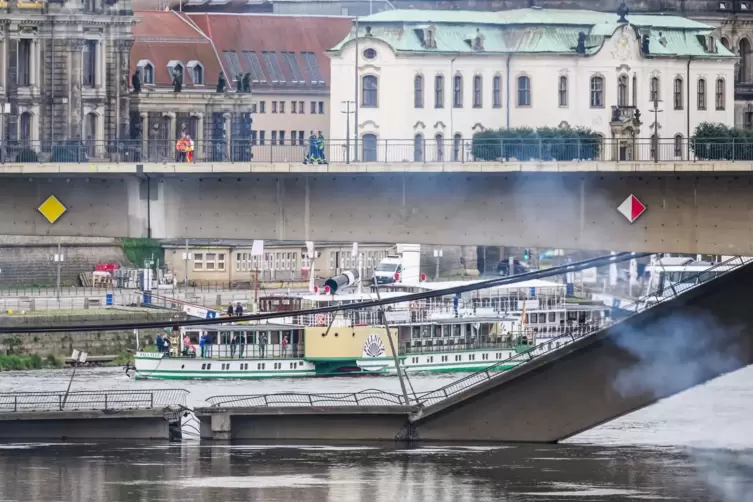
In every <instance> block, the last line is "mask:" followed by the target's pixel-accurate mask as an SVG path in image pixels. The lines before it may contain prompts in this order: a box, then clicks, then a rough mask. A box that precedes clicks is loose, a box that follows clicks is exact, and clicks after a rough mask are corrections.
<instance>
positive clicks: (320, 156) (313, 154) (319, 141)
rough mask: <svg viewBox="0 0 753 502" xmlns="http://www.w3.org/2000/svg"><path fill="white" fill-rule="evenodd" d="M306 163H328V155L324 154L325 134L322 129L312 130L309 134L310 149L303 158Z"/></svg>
mask: <svg viewBox="0 0 753 502" xmlns="http://www.w3.org/2000/svg"><path fill="white" fill-rule="evenodd" d="M303 163H304V164H326V163H327V157H326V156H325V155H324V134H322V131H317V132H316V133H314V131H311V134H310V135H309V150H308V153H307V154H306V157H305V158H304V159H303Z"/></svg>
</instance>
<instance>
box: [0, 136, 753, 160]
mask: <svg viewBox="0 0 753 502" xmlns="http://www.w3.org/2000/svg"><path fill="white" fill-rule="evenodd" d="M356 153H357V155H356ZM312 158H313V160H312ZM355 159H358V162H390V163H420V164H431V163H464V162H497V163H498V162H573V161H575V162H578V161H602V162H634V161H646V162H683V161H689V162H696V161H706V160H719V161H736V160H739V161H750V160H753V143H748V142H746V141H745V140H742V139H739V140H735V139H730V138H719V139H714V138H699V139H692V138H691V139H690V140H688V139H687V138H680V137H678V138H676V139H675V138H670V139H659V140H658V141H656V140H652V139H650V138H637V139H631V140H620V139H613V138H604V139H601V140H596V141H595V140H593V139H587V138H586V139H581V140H578V139H576V138H574V139H569V140H562V139H547V138H524V139H515V138H510V139H500V140H494V141H487V140H483V141H482V140H476V141H474V140H472V139H450V138H445V139H422V138H417V139H372V140H369V139H368V138H362V139H361V140H360V141H359V142H358V152H356V151H355V142H354V141H347V140H344V139H326V140H325V141H324V142H323V145H322V146H321V148H318V147H317V148H314V149H313V150H312V148H311V147H310V146H309V145H308V141H307V140H306V141H304V142H303V143H301V142H300V141H299V140H298V139H296V140H291V139H282V140H281V139H277V140H275V141H271V140H270V139H267V138H265V140H261V139H256V140H252V139H231V140H222V141H217V140H205V141H194V150H193V152H192V155H191V156H189V155H186V154H184V153H183V152H179V151H177V150H176V141H175V140H162V139H144V140H142V139H135V140H130V139H129V140H120V141H115V140H105V141H87V142H85V143H76V142H70V141H64V142H50V141H44V142H34V141H22V142H14V143H5V144H3V143H0V161H1V162H2V163H6V164H34V163H52V164H61V165H64V164H66V163H87V164H96V163H169V164H177V165H178V166H179V165H180V164H186V165H188V164H190V163H197V162H200V163H205V162H206V163H251V162H253V163H277V162H279V163H301V164H303V163H309V164H311V163H313V164H317V163H325V162H326V163H338V164H340V163H346V162H356V160H355ZM61 167H62V166H61Z"/></svg>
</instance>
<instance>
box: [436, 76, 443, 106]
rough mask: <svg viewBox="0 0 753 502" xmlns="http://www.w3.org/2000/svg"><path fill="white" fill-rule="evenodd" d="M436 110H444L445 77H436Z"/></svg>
mask: <svg viewBox="0 0 753 502" xmlns="http://www.w3.org/2000/svg"><path fill="white" fill-rule="evenodd" d="M434 108H444V76H443V75H437V76H436V77H434Z"/></svg>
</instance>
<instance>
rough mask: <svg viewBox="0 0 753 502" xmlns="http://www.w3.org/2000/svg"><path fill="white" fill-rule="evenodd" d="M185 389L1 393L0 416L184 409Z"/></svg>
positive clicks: (186, 392)
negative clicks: (20, 413) (178, 407)
mask: <svg viewBox="0 0 753 502" xmlns="http://www.w3.org/2000/svg"><path fill="white" fill-rule="evenodd" d="M187 395H188V391H187V390H183V389H155V390H143V391H141V390H95V391H76V392H69V393H66V392H3V393H0V413H3V412H22V411H73V410H126V409H158V408H167V407H173V406H185V405H186V396H187Z"/></svg>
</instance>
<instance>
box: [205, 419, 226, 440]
mask: <svg viewBox="0 0 753 502" xmlns="http://www.w3.org/2000/svg"><path fill="white" fill-rule="evenodd" d="M230 424H231V420H230V413H215V414H212V416H211V418H210V422H209V431H205V428H204V427H202V430H201V439H210V440H212V441H230V434H231V432H232V428H231V425H230ZM207 432H208V434H207Z"/></svg>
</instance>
